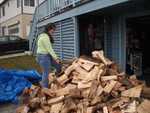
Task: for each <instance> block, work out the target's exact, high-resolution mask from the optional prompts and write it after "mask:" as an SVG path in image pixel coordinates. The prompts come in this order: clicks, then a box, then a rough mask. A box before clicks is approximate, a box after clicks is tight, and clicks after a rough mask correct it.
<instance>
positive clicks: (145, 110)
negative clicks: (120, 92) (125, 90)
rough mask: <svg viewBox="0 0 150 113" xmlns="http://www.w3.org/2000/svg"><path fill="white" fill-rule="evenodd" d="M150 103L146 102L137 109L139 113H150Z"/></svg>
mask: <svg viewBox="0 0 150 113" xmlns="http://www.w3.org/2000/svg"><path fill="white" fill-rule="evenodd" d="M149 108H150V101H149V100H144V101H143V102H142V103H141V104H140V105H139V106H138V108H137V112H138V113H150V110H149Z"/></svg>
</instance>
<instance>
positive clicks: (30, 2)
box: [24, 0, 35, 7]
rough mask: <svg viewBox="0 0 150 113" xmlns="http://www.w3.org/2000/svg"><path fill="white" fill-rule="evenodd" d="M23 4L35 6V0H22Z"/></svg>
mask: <svg viewBox="0 0 150 113" xmlns="http://www.w3.org/2000/svg"><path fill="white" fill-rule="evenodd" d="M24 6H30V7H34V6H35V0H24Z"/></svg>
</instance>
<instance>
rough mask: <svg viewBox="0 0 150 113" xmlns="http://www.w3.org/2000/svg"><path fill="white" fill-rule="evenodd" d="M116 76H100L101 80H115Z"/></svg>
mask: <svg viewBox="0 0 150 113" xmlns="http://www.w3.org/2000/svg"><path fill="white" fill-rule="evenodd" d="M117 78H118V77H117V76H116V75H112V76H102V77H101V80H102V81H108V80H117Z"/></svg>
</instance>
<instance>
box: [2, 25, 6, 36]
mask: <svg viewBox="0 0 150 113" xmlns="http://www.w3.org/2000/svg"><path fill="white" fill-rule="evenodd" d="M5 31H6V27H5V26H3V27H2V35H5Z"/></svg>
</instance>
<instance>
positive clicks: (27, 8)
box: [23, 0, 38, 14]
mask: <svg viewBox="0 0 150 113" xmlns="http://www.w3.org/2000/svg"><path fill="white" fill-rule="evenodd" d="M24 1H25V0H24ZM34 2H35V5H34V7H31V6H25V5H24V2H23V13H28V14H33V13H34V10H35V7H36V6H37V4H38V3H37V2H38V0H35V1H34Z"/></svg>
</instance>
